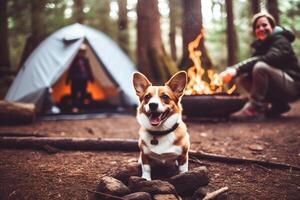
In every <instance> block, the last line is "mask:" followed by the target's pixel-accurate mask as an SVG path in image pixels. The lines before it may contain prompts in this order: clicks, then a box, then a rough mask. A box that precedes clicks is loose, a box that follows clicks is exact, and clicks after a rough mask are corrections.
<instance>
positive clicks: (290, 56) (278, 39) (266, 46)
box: [233, 27, 300, 88]
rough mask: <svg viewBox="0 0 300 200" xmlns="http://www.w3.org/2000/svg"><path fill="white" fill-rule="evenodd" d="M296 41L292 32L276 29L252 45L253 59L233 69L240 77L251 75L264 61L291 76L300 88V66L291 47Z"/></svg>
mask: <svg viewBox="0 0 300 200" xmlns="http://www.w3.org/2000/svg"><path fill="white" fill-rule="evenodd" d="M294 40H295V36H294V34H293V33H292V32H290V31H288V30H286V29H283V28H281V27H275V29H274V31H273V33H272V34H271V35H270V36H268V37H267V38H266V39H265V40H263V41H261V40H255V41H254V42H253V43H252V45H251V46H252V48H253V49H254V52H253V57H251V58H249V59H247V60H245V61H243V62H240V63H238V64H236V65H234V66H233V67H234V68H236V69H237V74H238V75H239V74H243V73H251V71H252V68H253V66H254V64H255V63H256V62H258V61H262V62H265V63H267V64H268V65H270V66H272V67H275V68H278V69H281V70H282V71H284V72H285V73H287V74H288V75H290V76H291V77H292V78H293V79H294V80H295V81H296V82H297V83H298V85H299V88H300V66H299V63H298V59H297V57H296V55H295V53H294V51H293V48H292V46H291V43H292V42H293V41H294Z"/></svg>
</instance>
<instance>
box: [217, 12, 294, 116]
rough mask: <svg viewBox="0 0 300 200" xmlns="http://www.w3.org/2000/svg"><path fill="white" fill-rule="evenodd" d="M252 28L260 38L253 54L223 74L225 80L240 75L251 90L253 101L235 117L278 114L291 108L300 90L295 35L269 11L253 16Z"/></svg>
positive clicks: (243, 82)
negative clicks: (276, 22)
mask: <svg viewBox="0 0 300 200" xmlns="http://www.w3.org/2000/svg"><path fill="white" fill-rule="evenodd" d="M252 30H253V34H254V36H255V38H256V40H255V41H254V42H253V43H252V44H251V47H252V48H253V54H252V57H250V58H248V59H246V60H244V61H242V62H240V63H238V64H236V65H234V66H230V67H227V68H226V69H225V71H223V72H221V73H220V76H221V77H222V79H223V82H225V83H228V82H230V81H231V80H232V79H234V78H238V83H239V84H240V85H242V86H243V87H244V88H245V90H246V91H248V92H249V93H250V98H249V101H248V102H247V103H246V104H245V106H244V107H243V108H242V109H241V110H240V111H238V112H237V113H234V114H233V117H234V118H237V119H242V120H263V119H265V117H278V116H280V115H281V114H283V113H285V112H288V111H289V110H290V105H289V102H292V101H295V100H297V99H298V97H299V93H300V66H299V63H298V60H297V57H296V55H295V53H294V51H293V48H292V46H291V43H292V42H293V41H294V40H295V35H294V34H293V33H292V32H290V31H288V30H286V29H284V28H282V27H279V26H276V24H275V20H274V18H273V16H272V15H270V14H269V13H266V12H260V13H257V14H255V15H254V16H253V19H252Z"/></svg>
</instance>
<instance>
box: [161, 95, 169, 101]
mask: <svg viewBox="0 0 300 200" xmlns="http://www.w3.org/2000/svg"><path fill="white" fill-rule="evenodd" d="M161 98H162V99H163V100H164V101H168V100H169V99H170V97H169V96H168V95H166V94H163V95H161Z"/></svg>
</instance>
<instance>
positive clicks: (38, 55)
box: [5, 23, 137, 110]
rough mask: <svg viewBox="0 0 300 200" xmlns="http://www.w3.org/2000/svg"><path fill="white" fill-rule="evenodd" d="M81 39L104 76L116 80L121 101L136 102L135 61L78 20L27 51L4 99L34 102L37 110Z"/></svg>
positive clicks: (73, 56)
mask: <svg viewBox="0 0 300 200" xmlns="http://www.w3.org/2000/svg"><path fill="white" fill-rule="evenodd" d="M85 41H87V43H88V44H89V45H90V46H91V48H92V49H93V51H94V53H95V55H96V56H97V58H98V59H99V60H100V61H101V63H102V64H103V66H102V67H103V68H105V70H104V71H105V72H106V73H107V76H109V77H110V78H111V79H113V82H114V83H116V84H118V87H119V88H120V90H121V93H122V94H123V96H122V100H123V101H124V103H125V104H126V105H128V106H134V105H137V98H136V95H135V91H134V89H133V87H132V81H131V77H132V74H133V72H135V71H136V67H135V65H134V64H133V63H132V62H131V61H130V59H129V58H128V57H127V56H126V54H125V53H124V52H123V51H122V50H121V49H120V47H119V46H118V45H117V44H116V43H115V42H114V41H113V40H111V39H110V38H109V37H108V36H106V35H105V34H103V33H102V32H100V31H98V30H96V29H93V28H90V27H88V26H85V25H81V24H78V23H76V24H73V25H69V26H66V27H64V28H61V29H59V30H58V31H56V32H55V33H53V34H52V35H50V36H49V37H48V38H46V39H45V40H44V41H43V42H42V43H41V44H40V45H39V46H38V47H37V48H36V49H35V50H34V51H33V52H32V53H31V55H30V56H29V57H28V59H27V60H26V61H25V63H24V65H23V66H22V67H21V69H20V71H19V73H18V75H17V76H16V78H15V80H14V82H13V84H12V86H11V87H10V89H9V90H8V93H7V95H6V97H5V100H6V101H18V102H25V103H34V104H36V106H37V109H38V110H41V109H42V108H41V105H42V104H43V101H44V98H45V95H46V94H48V92H47V91H48V90H49V88H51V86H52V85H53V84H54V83H55V82H56V81H57V80H58V79H59V78H60V77H61V76H62V74H63V73H64V72H65V71H66V70H67V69H68V67H69V66H70V64H71V62H72V61H73V59H74V58H75V56H76V54H77V52H78V50H79V48H80V45H81V44H82V43H83V42H85Z"/></svg>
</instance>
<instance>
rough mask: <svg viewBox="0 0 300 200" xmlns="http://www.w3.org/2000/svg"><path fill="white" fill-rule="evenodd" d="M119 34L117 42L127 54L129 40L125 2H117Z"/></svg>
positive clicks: (124, 0) (125, 0)
mask: <svg viewBox="0 0 300 200" xmlns="http://www.w3.org/2000/svg"><path fill="white" fill-rule="evenodd" d="M118 4H119V33H118V40H119V44H120V46H121V48H122V49H123V50H124V51H125V52H126V53H127V54H128V53H129V49H128V47H129V41H128V40H129V38H128V17H127V7H126V6H127V0H119V1H118Z"/></svg>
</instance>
